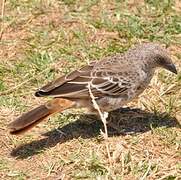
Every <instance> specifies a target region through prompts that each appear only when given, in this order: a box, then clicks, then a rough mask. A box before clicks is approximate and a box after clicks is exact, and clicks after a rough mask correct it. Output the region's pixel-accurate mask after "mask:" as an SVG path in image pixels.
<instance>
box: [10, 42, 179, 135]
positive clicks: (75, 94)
mask: <svg viewBox="0 0 181 180" xmlns="http://www.w3.org/2000/svg"><path fill="white" fill-rule="evenodd" d="M158 67H162V68H165V69H167V70H169V71H171V72H173V73H177V71H176V68H175V66H174V64H173V63H172V60H171V58H170V55H169V54H168V53H167V51H166V50H165V49H164V48H162V47H161V46H160V45H158V44H154V43H144V44H141V45H137V46H135V47H134V48H131V49H130V50H128V51H127V52H125V53H122V54H116V55H114V56H110V57H106V58H103V59H102V60H100V61H97V62H92V63H90V64H89V65H87V66H84V67H83V68H81V69H80V70H75V71H73V72H71V73H70V74H68V75H65V76H62V77H60V78H59V79H57V80H55V81H53V82H50V83H49V84H47V85H45V86H44V87H42V88H41V89H39V90H38V91H37V92H36V93H35V95H36V96H38V97H40V96H50V97H54V99H53V100H52V101H51V102H48V103H46V104H45V105H42V106H39V107H37V108H35V109H33V110H31V111H30V112H28V113H25V114H24V115H22V116H20V117H19V118H18V119H17V120H15V121H14V122H12V123H11V124H10V125H9V128H10V131H11V133H14V134H17V133H19V132H21V131H24V130H26V129H29V128H31V127H32V126H34V125H35V124H37V122H40V121H41V120H42V119H44V118H46V117H48V116H49V115H51V114H53V113H56V112H60V111H63V110H65V109H67V108H70V107H86V108H88V109H89V111H91V112H95V109H94V107H93V105H92V100H91V97H90V94H89V89H88V84H89V85H90V87H91V91H92V93H93V95H94V96H95V98H96V101H97V103H98V105H99V107H100V109H101V110H102V111H107V112H109V111H112V110H115V109H118V108H120V107H121V106H123V105H125V104H126V103H127V102H129V101H131V100H133V99H134V98H136V97H137V96H138V95H139V94H140V93H142V92H143V91H144V90H145V89H146V87H147V86H148V84H149V82H150V81H151V79H152V77H153V75H154V71H155V69H156V68H158ZM62 99H63V100H62ZM27 118H28V120H27Z"/></svg>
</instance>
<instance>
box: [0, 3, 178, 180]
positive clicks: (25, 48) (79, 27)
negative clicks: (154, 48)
mask: <svg viewBox="0 0 181 180" xmlns="http://www.w3.org/2000/svg"><path fill="white" fill-rule="evenodd" d="M0 5H1V14H2V16H1V19H0V20H1V21H0V23H1V29H0V38H1V40H0V59H1V60H0V91H1V92H0V125H1V127H0V177H1V179H16V180H23V179H50V180H51V179H123V180H129V179H131V180H132V179H133V180H134V179H142V180H143V179H159V180H173V179H180V178H181V151H180V145H181V131H180V123H181V90H180V89H181V73H180V66H181V53H180V52H181V19H180V14H181V2H180V1H179V0H175V1H173V0H163V1H159V0H145V1H142V0H125V1H124V0H113V1H109V0H85V1H84V0H63V1H61V0H51V1H48V0H9V1H4V0H2V1H1V3H0ZM3 5H4V7H5V8H4V10H3V8H2V7H3ZM149 41H151V42H152V41H153V42H158V43H160V44H162V45H163V46H165V47H167V48H168V50H169V52H170V54H171V56H172V58H173V61H174V63H175V64H176V66H177V69H178V72H179V73H178V75H174V74H171V73H169V72H167V71H165V70H159V71H158V72H157V73H156V74H155V76H154V78H153V80H152V82H151V84H150V87H149V88H148V89H147V90H146V91H145V92H144V93H143V94H142V95H141V96H140V97H139V99H138V100H136V101H134V102H132V103H130V104H129V105H128V106H129V107H130V108H124V109H120V110H118V111H116V112H113V113H111V114H110V118H109V119H110V120H111V121H112V123H113V124H114V125H115V127H116V128H117V130H115V129H111V128H110V127H109V128H108V135H109V138H108V140H107V141H105V140H104V139H103V137H102V135H101V133H100V129H102V130H103V125H102V123H101V122H100V121H98V120H97V119H96V118H95V117H94V118H93V117H91V118H92V119H93V120H92V121H91V122H86V123H85V122H84V121H85V119H89V118H90V117H88V116H86V115H84V114H83V113H82V112H83V110H69V111H66V112H64V113H62V114H58V115H55V116H54V117H51V118H50V119H49V120H48V121H46V122H44V123H41V124H40V125H38V126H37V127H35V128H34V129H32V130H31V131H29V132H28V133H26V134H25V135H22V136H12V135H10V134H9V133H8V130H7V128H6V126H7V124H8V123H9V122H11V121H12V120H13V119H15V118H16V117H18V115H20V114H21V113H23V112H25V111H26V110H28V109H31V108H33V107H34V106H37V105H38V104H41V103H42V102H44V101H46V100H47V99H41V98H36V97H35V96H33V94H34V91H35V90H36V89H37V88H38V87H41V86H42V85H44V84H45V83H47V82H48V81H50V80H52V79H54V78H55V77H59V76H61V75H63V74H66V73H68V72H70V71H71V70H74V69H76V68H78V67H81V66H82V65H84V64H87V63H88V62H91V61H93V60H99V59H101V58H102V57H105V56H109V55H111V54H114V53H121V52H124V51H126V50H127V49H128V48H129V47H130V46H132V45H134V44H136V43H140V42H149ZM106 145H107V146H108V148H109V151H110V156H111V158H108V155H107V150H106Z"/></svg>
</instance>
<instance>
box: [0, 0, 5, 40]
mask: <svg viewBox="0 0 181 180" xmlns="http://www.w3.org/2000/svg"><path fill="white" fill-rule="evenodd" d="M5 2H6V0H3V1H2V7H1V8H2V9H1V21H2V22H1V31H0V40H1V39H2V36H3V31H4V29H3V25H4V23H3V22H4V11H5Z"/></svg>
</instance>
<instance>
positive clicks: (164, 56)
mask: <svg viewBox="0 0 181 180" xmlns="http://www.w3.org/2000/svg"><path fill="white" fill-rule="evenodd" d="M144 48H145V50H146V51H145V54H146V55H147V60H148V63H149V64H150V65H151V66H152V67H153V68H157V67H161V68H164V69H167V70H168V71H170V72H172V73H175V74H177V69H176V67H175V65H174V63H173V61H172V59H171V56H170V54H169V53H168V52H167V50H166V49H165V48H163V47H161V46H160V45H158V44H155V43H146V44H144Z"/></svg>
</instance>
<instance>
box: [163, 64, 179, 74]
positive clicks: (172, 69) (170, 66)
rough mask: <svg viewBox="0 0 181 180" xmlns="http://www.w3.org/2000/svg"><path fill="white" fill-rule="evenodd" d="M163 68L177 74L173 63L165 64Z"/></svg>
mask: <svg viewBox="0 0 181 180" xmlns="http://www.w3.org/2000/svg"><path fill="white" fill-rule="evenodd" d="M165 68H166V69H167V70H169V71H170V72H172V73H175V74H177V69H176V67H175V65H174V64H167V65H166V67H165Z"/></svg>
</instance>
